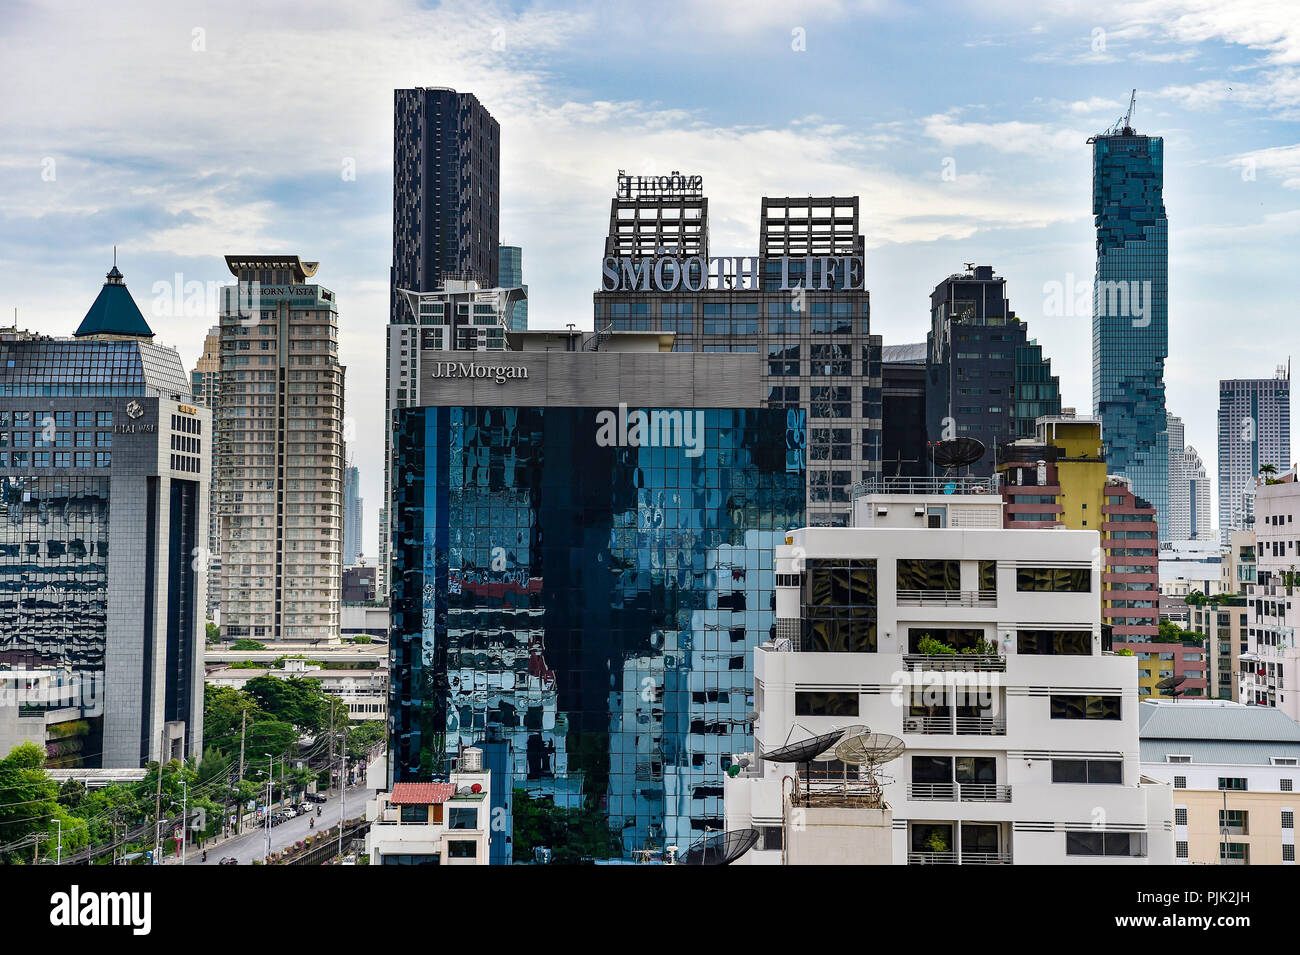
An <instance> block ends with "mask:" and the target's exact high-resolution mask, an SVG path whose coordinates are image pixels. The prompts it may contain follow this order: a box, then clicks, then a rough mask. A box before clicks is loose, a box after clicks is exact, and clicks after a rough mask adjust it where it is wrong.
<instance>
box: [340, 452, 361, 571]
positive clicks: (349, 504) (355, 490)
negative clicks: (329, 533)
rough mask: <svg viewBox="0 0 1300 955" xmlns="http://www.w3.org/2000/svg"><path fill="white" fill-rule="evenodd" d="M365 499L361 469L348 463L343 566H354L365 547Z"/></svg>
mask: <svg viewBox="0 0 1300 955" xmlns="http://www.w3.org/2000/svg"><path fill="white" fill-rule="evenodd" d="M365 505H366V502H365V499H364V498H362V497H361V469H360V468H358V467H356V466H355V465H353V464H350V463H349V464H348V466H347V467H345V468H344V469H343V566H344V567H345V568H346V567H352V566H353V565H355V564H356V562H357V561H358V560H360V559H361V553H362V550H363V549H364V548H363V547H362V543H361V535H362V533H363V532H364V529H365V510H366V509H365Z"/></svg>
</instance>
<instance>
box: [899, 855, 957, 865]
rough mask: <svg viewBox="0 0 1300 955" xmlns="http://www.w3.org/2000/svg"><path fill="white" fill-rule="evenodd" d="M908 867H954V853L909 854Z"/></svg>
mask: <svg viewBox="0 0 1300 955" xmlns="http://www.w3.org/2000/svg"><path fill="white" fill-rule="evenodd" d="M907 864H908V865H956V864H957V853H955V852H909V853H908V854H907Z"/></svg>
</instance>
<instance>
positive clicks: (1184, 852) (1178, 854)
mask: <svg viewBox="0 0 1300 955" xmlns="http://www.w3.org/2000/svg"><path fill="white" fill-rule="evenodd" d="M1190 855H1191V853H1190V852H1189V851H1188V849H1187V843H1185V842H1175V843H1174V857H1175V858H1177V859H1186V858H1188V857H1189V856H1190Z"/></svg>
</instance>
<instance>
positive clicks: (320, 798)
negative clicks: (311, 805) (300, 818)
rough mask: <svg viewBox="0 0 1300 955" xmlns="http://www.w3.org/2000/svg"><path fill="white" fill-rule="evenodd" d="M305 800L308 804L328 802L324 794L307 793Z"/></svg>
mask: <svg viewBox="0 0 1300 955" xmlns="http://www.w3.org/2000/svg"><path fill="white" fill-rule="evenodd" d="M306 799H307V801H308V802H317V803H320V802H329V797H328V796H326V795H325V794H324V793H308V794H307V796H306Z"/></svg>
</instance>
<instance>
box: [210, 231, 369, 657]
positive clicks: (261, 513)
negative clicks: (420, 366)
mask: <svg viewBox="0 0 1300 955" xmlns="http://www.w3.org/2000/svg"><path fill="white" fill-rule="evenodd" d="M226 264H227V266H228V267H229V268H230V271H231V273H232V274H234V276H235V277H236V278H237V279H238V280H239V285H238V286H230V287H228V288H227V290H226V293H227V294H226V295H225V296H224V299H223V304H222V312H221V383H220V393H219V397H218V409H219V410H218V414H217V420H218V433H219V434H220V447H219V448H218V452H217V460H216V465H215V468H214V470H215V472H216V478H215V480H216V484H217V494H218V507H219V508H220V522H221V527H220V534H219V536H220V540H221V549H222V555H221V556H222V562H221V572H222V573H221V616H222V619H221V624H222V635H223V636H224V637H226V638H228V639H239V638H242V637H248V638H252V639H257V640H337V639H338V637H339V607H340V604H341V598H340V593H339V581H340V579H341V575H342V572H343V567H342V550H343V378H344V368H343V366H342V365H340V364H339V359H338V304H337V302H336V301H335V298H334V293H333V292H331V291H330V290H329V289H327V288H324V287H323V286H320V285H308V284H306V283H307V280H308V279H309V278H310V277H312V276H313V275H314V274H315V272H316V267H317V263H315V262H304V261H303V260H302V259H300V258H299V257H298V256H296V255H290V256H281V255H264V256H236V255H229V256H226Z"/></svg>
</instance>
